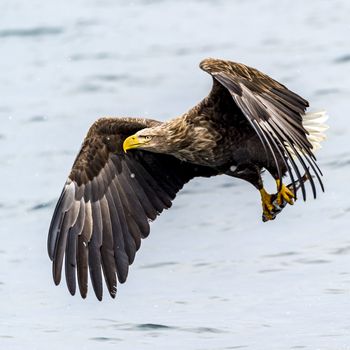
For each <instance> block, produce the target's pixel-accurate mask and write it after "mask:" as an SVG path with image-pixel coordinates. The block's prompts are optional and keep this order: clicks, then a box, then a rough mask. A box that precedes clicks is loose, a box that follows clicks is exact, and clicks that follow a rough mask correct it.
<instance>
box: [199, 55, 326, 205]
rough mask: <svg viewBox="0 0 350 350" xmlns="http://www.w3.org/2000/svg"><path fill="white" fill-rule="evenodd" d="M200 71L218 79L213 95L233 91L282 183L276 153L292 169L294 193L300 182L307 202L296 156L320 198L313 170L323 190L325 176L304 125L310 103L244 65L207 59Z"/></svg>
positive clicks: (289, 170) (201, 65) (202, 63)
mask: <svg viewBox="0 0 350 350" xmlns="http://www.w3.org/2000/svg"><path fill="white" fill-rule="evenodd" d="M200 68H201V69H203V70H204V71H206V72H207V73H209V74H211V75H212V77H213V78H214V88H213V90H212V92H211V94H220V89H226V90H228V91H229V93H230V94H231V96H232V98H233V100H234V102H235V103H236V105H237V106H238V107H239V108H240V109H241V111H242V112H243V114H244V116H245V117H246V118H247V120H248V121H249V123H250V125H251V126H252V128H253V129H254V131H255V132H256V133H257V135H258V136H259V138H260V140H261V142H262V145H263V147H264V149H265V151H266V152H271V154H272V155H273V157H274V161H275V163H276V167H277V171H278V174H279V178H280V180H281V177H282V169H281V165H280V164H279V162H278V161H277V153H276V152H278V154H279V155H280V157H278V158H282V159H283V162H284V164H285V166H286V167H287V169H288V172H289V175H290V178H291V180H292V185H293V187H294V193H296V187H295V184H296V182H297V181H299V182H300V183H301V184H302V185H301V189H302V193H303V198H304V200H305V198H306V192H305V187H304V184H303V181H301V178H302V173H303V172H302V171H300V170H299V168H298V165H297V164H296V162H295V160H294V156H296V157H297V159H298V161H299V163H300V165H301V167H302V168H303V169H304V172H305V173H306V174H307V176H308V178H309V180H310V183H311V187H312V191H313V195H314V197H316V187H315V183H314V180H313V177H312V175H311V173H310V170H309V168H311V169H312V172H313V173H314V174H315V175H316V177H317V179H318V181H319V183H320V185H321V188H322V190H323V184H322V181H321V176H322V173H321V171H320V169H319V168H318V166H317V164H316V158H315V156H314V154H313V152H312V145H311V143H310V142H309V141H308V139H307V131H306V130H305V128H304V127H303V124H302V121H303V115H304V114H305V110H306V108H307V107H308V106H309V104H308V102H307V101H306V100H304V99H303V98H302V97H300V96H299V95H297V94H295V93H294V92H292V91H290V90H289V89H287V88H286V87H285V86H284V85H282V84H280V83H279V82H277V81H275V80H273V79H272V78H270V77H269V76H267V75H265V74H263V73H261V72H259V71H258V70H256V69H254V68H251V67H248V66H245V65H243V64H240V63H234V62H230V61H223V60H217V59H205V60H203V61H202V62H201V63H200ZM293 172H294V174H293ZM294 175H296V179H294Z"/></svg>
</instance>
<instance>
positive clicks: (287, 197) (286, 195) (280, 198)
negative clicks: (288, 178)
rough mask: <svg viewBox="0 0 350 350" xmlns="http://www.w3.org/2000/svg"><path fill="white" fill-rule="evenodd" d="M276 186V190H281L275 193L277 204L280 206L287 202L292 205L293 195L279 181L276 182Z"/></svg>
mask: <svg viewBox="0 0 350 350" xmlns="http://www.w3.org/2000/svg"><path fill="white" fill-rule="evenodd" d="M276 185H277V188H280V186H281V189H280V190H279V191H278V193H277V204H278V205H282V204H283V203H284V202H287V203H289V204H290V205H293V204H294V201H293V199H294V198H295V196H294V193H293V192H292V191H291V190H290V189H289V188H288V187H287V186H286V185H285V184H283V183H282V184H281V182H280V180H276Z"/></svg>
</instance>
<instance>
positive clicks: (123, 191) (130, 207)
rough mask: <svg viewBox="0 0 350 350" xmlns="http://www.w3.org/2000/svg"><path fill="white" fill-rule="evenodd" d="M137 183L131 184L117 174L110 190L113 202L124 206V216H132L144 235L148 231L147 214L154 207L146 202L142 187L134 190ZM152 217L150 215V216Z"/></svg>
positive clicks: (150, 212) (146, 234)
mask: <svg viewBox="0 0 350 350" xmlns="http://www.w3.org/2000/svg"><path fill="white" fill-rule="evenodd" d="M137 185H138V183H137V182H136V181H135V182H133V183H132V185H131V184H130V183H128V182H127V181H126V179H125V178H124V177H123V176H118V177H117V179H115V180H114V181H113V182H112V186H111V191H112V193H113V199H114V203H115V204H116V205H119V206H120V207H121V208H124V211H122V212H125V217H132V218H133V219H134V221H135V222H136V223H137V225H138V227H139V228H140V230H141V232H142V234H143V235H144V236H145V237H146V236H148V234H149V231H150V228H149V223H148V217H149V216H148V214H153V212H152V210H153V211H155V209H154V208H153V207H152V206H151V204H150V203H149V202H148V198H147V197H146V195H145V194H144V192H143V190H142V187H140V186H139V188H138V191H137V190H136V191H135V190H134V187H137ZM119 203H120V204H119ZM153 217H154V216H153V215H152V216H151V218H153Z"/></svg>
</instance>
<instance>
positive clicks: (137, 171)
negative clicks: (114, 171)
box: [121, 161, 165, 213]
mask: <svg viewBox="0 0 350 350" xmlns="http://www.w3.org/2000/svg"><path fill="white" fill-rule="evenodd" d="M132 174H134V176H133V177H132ZM121 175H122V176H123V177H125V176H128V178H130V179H131V180H136V181H137V182H138V183H139V184H140V185H141V187H142V188H143V190H144V192H145V194H146V196H147V198H148V199H149V201H150V202H151V203H152V204H153V207H154V208H155V209H156V210H157V212H158V213H161V212H162V211H163V209H164V206H165V205H164V203H163V202H162V200H161V199H160V198H159V194H157V193H156V190H155V189H153V188H152V187H151V185H150V183H149V182H148V181H147V174H146V172H145V170H144V168H143V167H142V166H140V165H139V164H138V163H136V162H133V163H131V162H130V161H126V162H123V173H122V174H121ZM136 181H134V182H136Z"/></svg>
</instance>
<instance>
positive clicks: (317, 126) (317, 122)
mask: <svg viewBox="0 0 350 350" xmlns="http://www.w3.org/2000/svg"><path fill="white" fill-rule="evenodd" d="M327 119H328V115H327V112H326V111H319V112H311V113H305V114H304V115H303V127H304V128H305V130H306V131H307V132H308V133H309V134H307V135H306V137H307V139H308V141H309V142H310V143H311V145H312V152H313V153H314V152H315V151H316V150H318V149H319V148H321V147H322V146H321V142H322V141H323V140H325V139H326V134H325V131H326V130H327V129H328V128H329V126H328V125H327V124H326V123H325V122H326V120H327ZM287 148H288V151H290V153H291V154H293V155H295V154H294V152H293V151H292V150H291V149H290V147H288V146H287ZM300 154H303V153H302V152H300Z"/></svg>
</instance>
